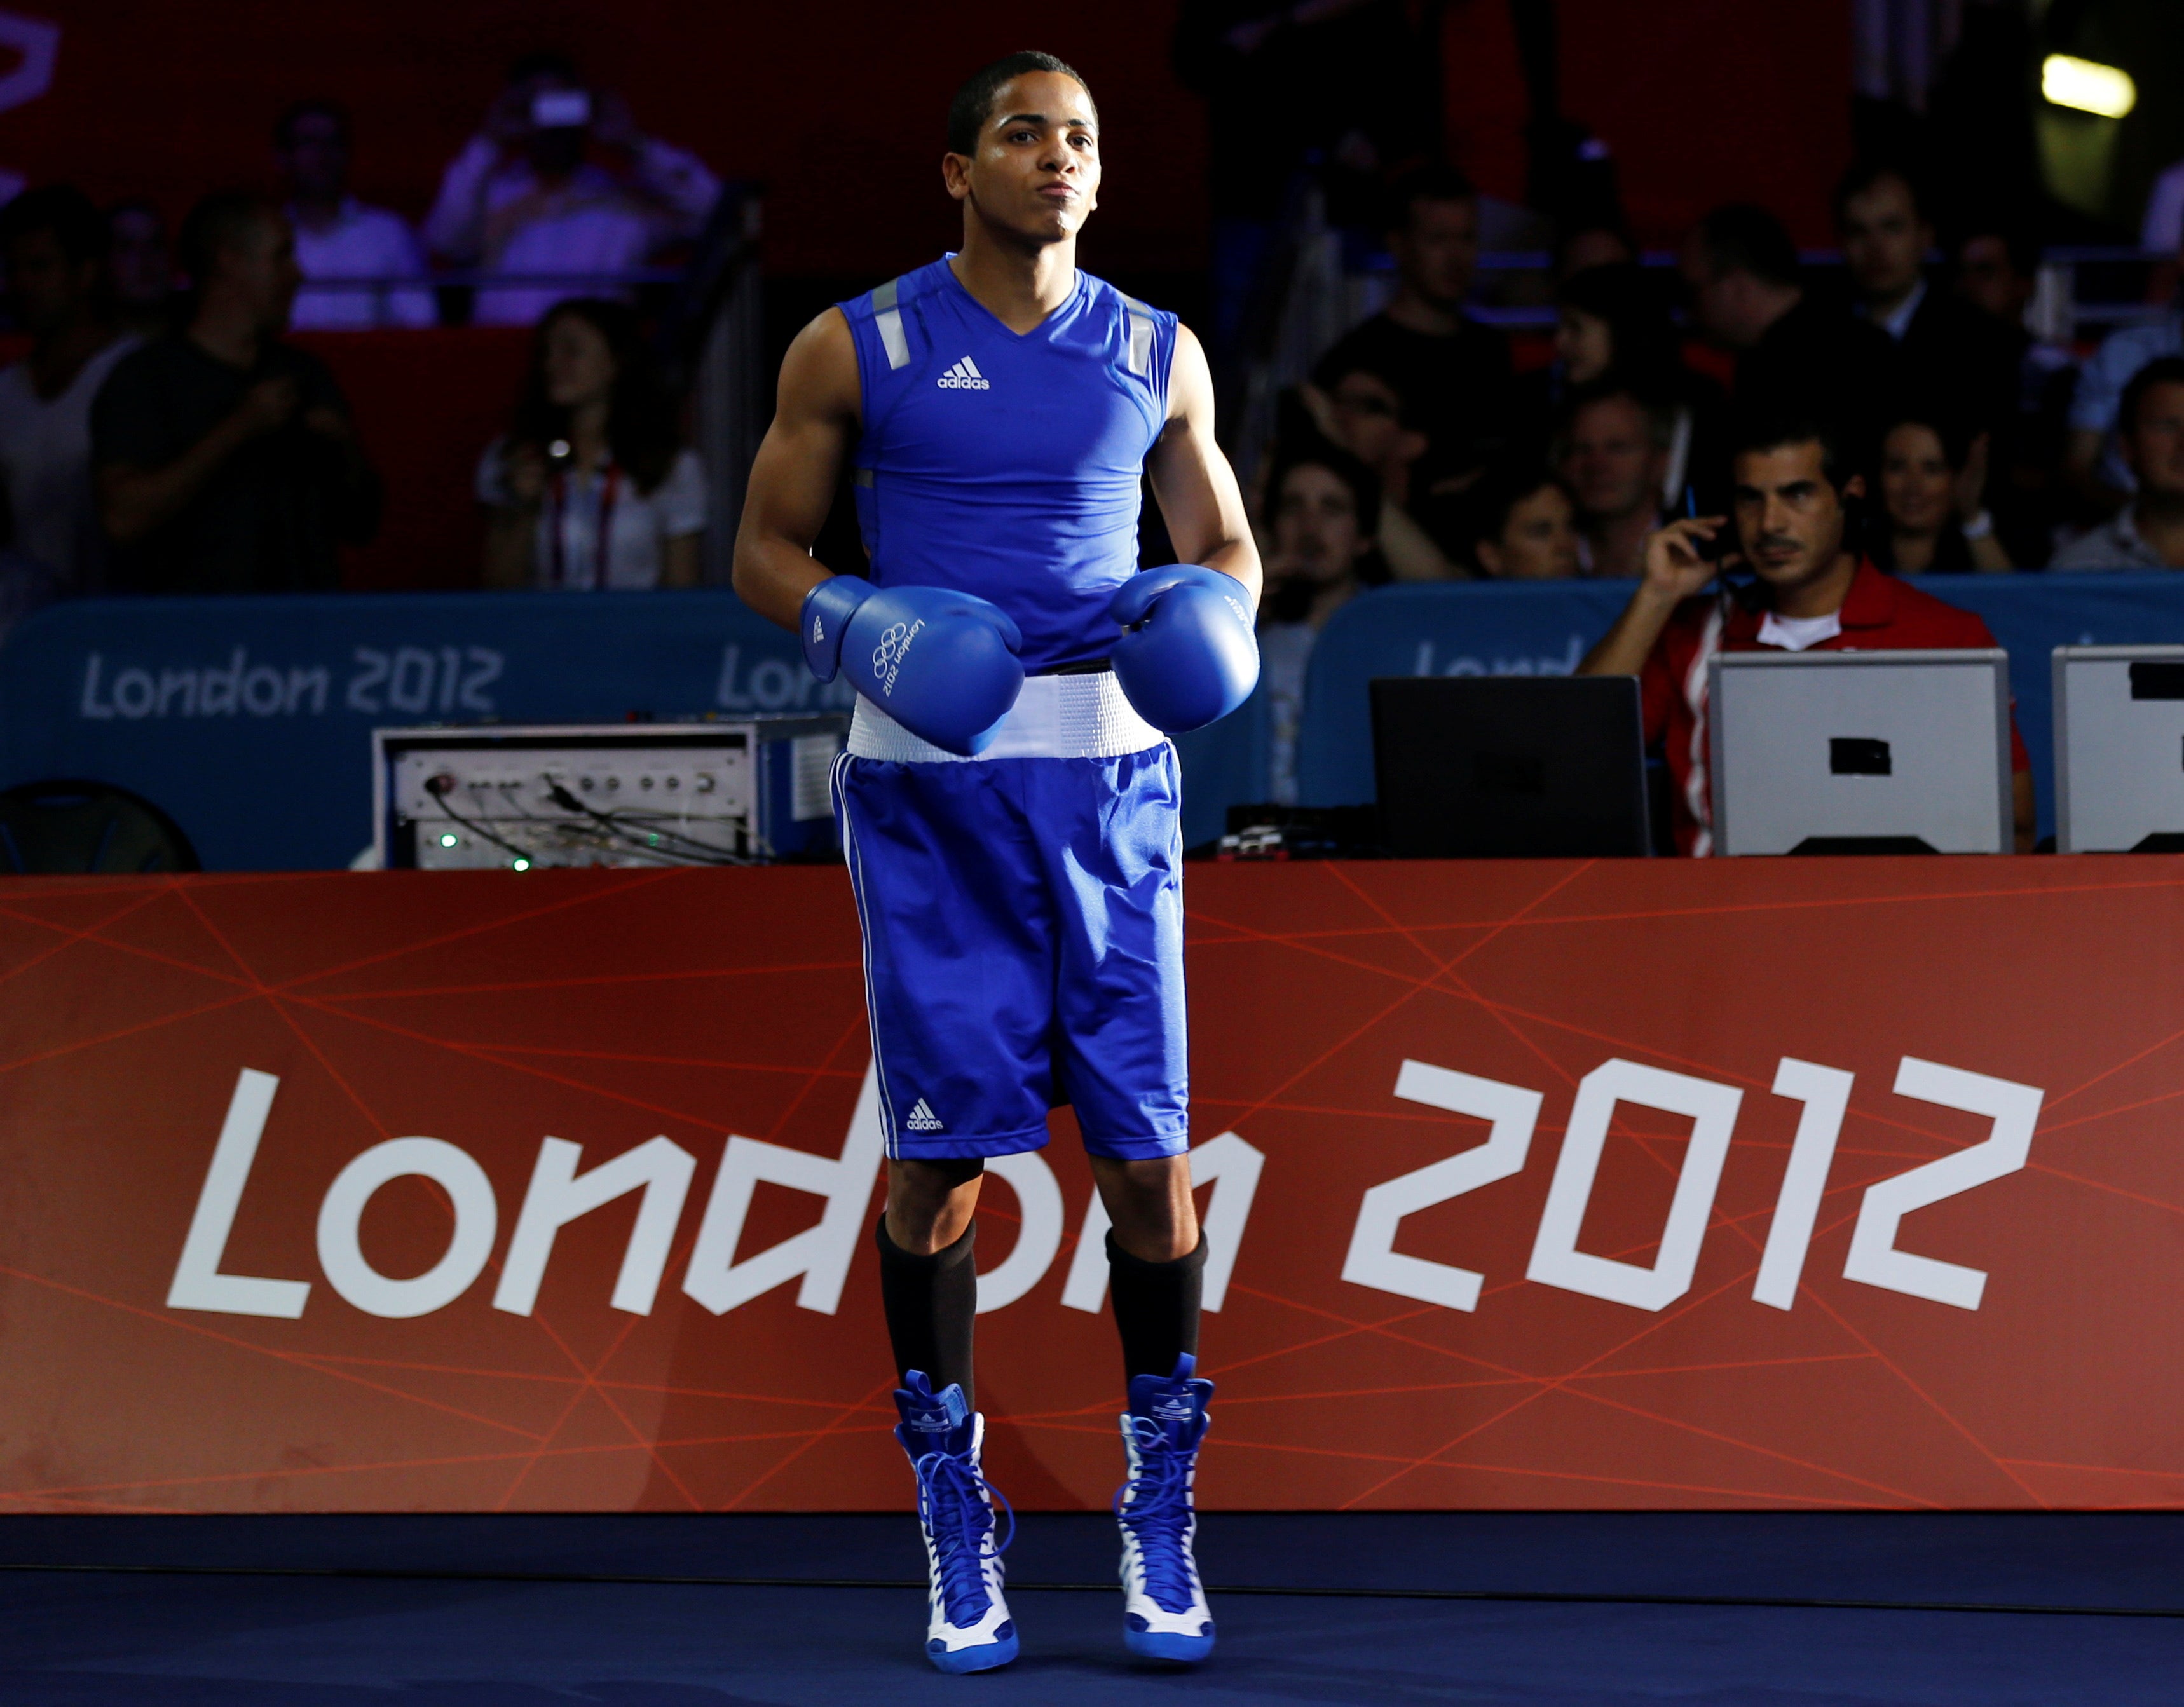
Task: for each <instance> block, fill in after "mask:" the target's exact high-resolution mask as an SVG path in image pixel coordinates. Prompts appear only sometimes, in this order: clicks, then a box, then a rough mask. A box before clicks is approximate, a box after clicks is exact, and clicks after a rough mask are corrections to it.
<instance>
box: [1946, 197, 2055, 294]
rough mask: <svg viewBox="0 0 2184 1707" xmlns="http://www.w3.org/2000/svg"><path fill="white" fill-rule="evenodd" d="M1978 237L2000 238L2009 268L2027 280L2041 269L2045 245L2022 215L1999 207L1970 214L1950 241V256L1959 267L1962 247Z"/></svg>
mask: <svg viewBox="0 0 2184 1707" xmlns="http://www.w3.org/2000/svg"><path fill="white" fill-rule="evenodd" d="M1981 237H1999V238H2000V239H2001V240H2002V247H2003V250H2004V251H2005V252H2006V253H2008V254H2009V264H2010V267H2011V270H2014V272H2015V273H2016V274H2017V275H2019V276H2020V278H2027V279H2029V278H2031V276H2032V275H2034V274H2035V273H2036V272H2038V271H2039V270H2040V258H2041V255H2042V253H2043V252H2044V245H2042V242H2041V241H2040V232H2039V231H2038V230H2037V229H2036V227H2035V226H2034V225H2033V223H2032V221H2031V220H2028V219H2026V218H2025V216H2024V215H2022V214H2012V213H2007V212H2003V211H2000V210H1994V211H1985V212H1981V213H1977V214H1973V215H1971V216H1970V217H1969V218H1967V219H1966V220H1964V225H1963V226H1962V227H1961V229H1959V230H1958V232H1957V233H1956V236H1954V237H1953V239H1952V240H1951V242H1950V244H1949V258H1950V259H1951V260H1952V261H1953V263H1955V264H1957V265H1958V267H1960V268H1961V267H1962V265H1963V264H1964V250H1965V249H1966V247H1969V246H1970V245H1971V244H1973V243H1975V242H1978V241H1979V240H1980V239H1981Z"/></svg>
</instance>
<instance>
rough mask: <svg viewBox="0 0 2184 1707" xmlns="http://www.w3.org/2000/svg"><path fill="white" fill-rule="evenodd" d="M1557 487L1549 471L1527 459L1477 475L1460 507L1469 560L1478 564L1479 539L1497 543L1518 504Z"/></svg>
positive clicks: (1465, 547)
mask: <svg viewBox="0 0 2184 1707" xmlns="http://www.w3.org/2000/svg"><path fill="white" fill-rule="evenodd" d="M1561 486H1562V481H1559V480H1557V478H1556V477H1555V475H1553V473H1552V471H1551V470H1548V469H1547V468H1546V466H1545V465H1543V464H1540V463H1536V462H1534V461H1532V460H1531V459H1529V458H1523V457H1520V458H1517V459H1513V460H1510V461H1507V462H1501V463H1496V464H1493V465H1492V466H1491V467H1490V468H1489V469H1488V470H1486V472H1485V473H1484V474H1482V475H1479V478H1478V479H1477V480H1476V481H1474V482H1473V483H1472V487H1471V490H1470V491H1469V492H1468V493H1466V494H1465V498H1464V503H1463V510H1462V516H1463V544H1464V549H1465V550H1466V551H1467V552H1468V553H1469V555H1470V557H1471V560H1472V561H1473V562H1474V564H1477V563H1479V541H1481V540H1483V539H1490V540H1493V541H1494V542H1496V543H1497V544H1498V543H1499V542H1500V541H1501V538H1502V535H1503V534H1504V533H1505V532H1507V531H1508V526H1509V518H1510V517H1511V516H1512V515H1513V514H1515V513H1516V509H1517V506H1518V504H1520V503H1524V500H1525V499H1526V498H1530V497H1531V496H1532V495H1533V494H1534V493H1535V492H1541V491H1543V490H1544V489H1545V488H1546V487H1556V488H1557V489H1559V488H1560V487H1561ZM1479 567H1480V568H1481V569H1482V570H1483V569H1484V568H1485V564H1479Z"/></svg>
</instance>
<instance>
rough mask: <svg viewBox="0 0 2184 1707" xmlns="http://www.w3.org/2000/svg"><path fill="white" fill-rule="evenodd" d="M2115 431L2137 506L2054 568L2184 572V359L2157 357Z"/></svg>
mask: <svg viewBox="0 0 2184 1707" xmlns="http://www.w3.org/2000/svg"><path fill="white" fill-rule="evenodd" d="M2117 425H2118V427H2119V428H2120V437H2121V439H2122V442H2123V460H2124V466H2125V467H2126V468H2127V469H2128V470H2130V471H2131V477H2132V483H2133V486H2134V488H2135V489H2134V491H2133V492H2132V494H2131V502H2130V503H2127V504H2126V505H2125V506H2124V508H2123V509H2121V510H2120V512H2118V514H2116V517H2115V519H2114V520H2113V521H2110V522H2109V523H2108V524H2107V525H2104V526H2101V527H2097V528H2095V529H2094V530H2093V531H2092V532H2091V533H2088V534H2086V535H2084V536H2083V537H2081V538H2079V539H2076V540H2074V541H2072V542H2070V544H2069V545H2067V546H2065V547H2064V548H2063V549H2062V550H2060V551H2059V552H2057V553H2055V561H2054V563H2053V564H2052V565H2051V567H2053V568H2055V569H2184V356H2157V357H2155V358H2154V359H2153V360H2152V361H2150V362H2148V364H2146V365H2145V366H2144V367H2142V368H2141V369H2140V370H2138V371H2137V373H2135V374H2133V375H2131V383H2130V384H2128V385H2126V386H2125V387H2124V388H2123V401H2122V403H2120V405H2119V407H2118V409H2117Z"/></svg>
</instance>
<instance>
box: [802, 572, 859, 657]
mask: <svg viewBox="0 0 2184 1707" xmlns="http://www.w3.org/2000/svg"><path fill="white" fill-rule="evenodd" d="M878 591H879V589H878V588H877V587H874V586H873V585H872V582H870V581H866V579H865V578H864V577H863V576H862V575H829V576H828V577H827V579H826V580H824V581H821V582H820V583H819V584H818V586H816V587H813V588H812V589H811V592H807V593H805V595H804V608H803V609H801V610H800V611H799V612H798V613H797V617H796V631H797V633H798V635H799V637H801V638H802V639H803V642H804V661H805V664H808V665H810V666H811V673H812V674H813V675H814V676H817V677H818V678H819V679H820V680H821V681H833V679H834V675H835V672H836V671H837V670H840V669H841V667H842V637H843V636H844V635H845V634H847V633H848V632H849V631H850V617H851V616H853V615H855V614H856V609H857V607H858V606H859V605H861V604H862V603H864V602H865V601H866V599H868V598H871V597H872V595H873V594H874V593H875V592H878Z"/></svg>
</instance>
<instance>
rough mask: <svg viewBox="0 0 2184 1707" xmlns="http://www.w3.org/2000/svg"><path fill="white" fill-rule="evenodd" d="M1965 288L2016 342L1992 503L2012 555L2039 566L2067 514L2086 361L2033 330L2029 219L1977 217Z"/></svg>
mask: <svg viewBox="0 0 2184 1707" xmlns="http://www.w3.org/2000/svg"><path fill="white" fill-rule="evenodd" d="M1953 260H1954V262H1955V273H1956V288H1957V294H1958V296H1960V297H1963V298H1964V301H1965V302H1967V303H1970V305H1971V306H1972V307H1973V308H1974V309H1977V310H1978V311H1979V312H1980V313H1981V314H1985V315H1986V317H1987V318H1988V320H1990V321H1992V323H1993V325H1995V326H1996V327H1997V328H1998V329H1999V330H2000V331H2001V333H2002V335H2003V337H2004V338H2005V339H2006V340H2007V341H2008V343H2009V349H2010V352H2011V353H2012V356H2013V359H2014V364H2013V368H2012V372H2013V373H2014V376H2015V383H2014V391H2013V393H2012V396H2011V400H2010V407H2009V412H2008V413H2007V414H2004V415H2003V418H2002V419H2001V420H1999V421H1997V423H1996V424H1995V425H1994V428H1993V435H1994V436H1993V442H1992V448H1991V451H1990V454H1989V457H1988V464H1987V466H1988V470H1989V475H1988V480H1987V490H1986V503H1987V505H1988V507H1989V508H1990V509H1992V511H1993V513H1994V526H1995V537H1997V539H1999V540H2000V541H2001V542H2002V545H2003V550H2004V551H2005V552H2006V553H2008V554H2009V559H2010V561H2011V562H2013V563H2015V564H2022V565H2028V566H2031V567H2037V566H2038V565H2040V564H2043V563H2045V562H2047V560H2048V553H2049V552H2050V550H2051V549H2053V542H2054V535H2055V526H2056V524H2057V523H2058V522H2059V521H2060V520H2062V509H2063V505H2062V497H2063V494H2062V492H2060V490H2059V487H2058V485H2057V482H2056V471H2057V470H2059V469H2060V468H2061V466H2062V464H2063V433H2064V425H2063V423H2064V414H2065V413H2066V412H2067V411H2068V409H2069V408H2070V392H2071V387H2072V386H2075V384H2076V382H2077V377H2078V364H2077V363H2076V361H2075V359H2073V358H2072V356H2071V354H2070V351H2069V350H2067V349H2065V348H2064V347H2063V346H2062V345H2060V344H2057V343H2050V342H2048V341H2047V340H2045V339H2043V338H2037V337H2035V336H2033V335H2032V332H2031V330H2030V328H2029V327H2028V325H2027V324H2026V320H2025V316H2026V314H2027V312H2028V311H2029V310H2030V309H2031V303H2032V297H2033V292H2034V290H2035V288H2036V284H2037V275H2038V273H2039V268H2040V244H2039V241H2038V239H2037V238H2036V237H2035V236H2034V235H2033V233H2032V231H2031V228H2030V227H2029V226H2028V225H2026V224H2025V222H2024V221H2023V220H2018V219H2013V218H2008V217H2001V216H1989V217H1987V218H1985V219H1977V220H1972V221H1970V223H1969V224H1968V225H1967V227H1966V229H1965V230H1964V232H1963V233H1962V234H1961V235H1960V236H1958V239H1957V241H1956V243H1955V245H1954V246H1953Z"/></svg>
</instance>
